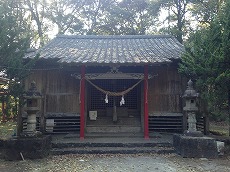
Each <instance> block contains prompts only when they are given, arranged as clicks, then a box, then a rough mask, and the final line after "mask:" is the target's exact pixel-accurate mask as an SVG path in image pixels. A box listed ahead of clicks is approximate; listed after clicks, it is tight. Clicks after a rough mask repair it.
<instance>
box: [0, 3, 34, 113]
mask: <svg viewBox="0 0 230 172" xmlns="http://www.w3.org/2000/svg"><path fill="white" fill-rule="evenodd" d="M24 15H25V11H24V10H22V9H21V7H20V4H17V3H15V1H13V0H10V1H9V0H1V1H0V23H1V25H0V64H1V66H0V71H3V72H4V73H5V75H6V76H7V78H8V79H9V83H8V85H7V88H8V91H7V92H8V95H7V96H6V102H7V106H6V108H7V109H6V110H7V111H6V115H7V114H12V113H11V112H10V111H11V110H12V107H11V106H15V107H16V106H17V103H15V102H16V100H17V98H18V97H19V96H20V95H21V94H22V92H23V85H22V80H23V79H24V78H25V77H26V76H27V75H28V72H29V71H28V69H30V68H31V67H32V65H33V63H34V61H30V62H28V63H26V62H25V60H24V59H23V57H24V55H25V52H26V50H27V49H28V48H29V47H30V43H31V30H30V26H29V25H28V23H27V21H26V20H25V19H24ZM11 101H13V102H11ZM13 104H14V105H13ZM14 110H15V113H16V111H17V108H15V109H14Z"/></svg>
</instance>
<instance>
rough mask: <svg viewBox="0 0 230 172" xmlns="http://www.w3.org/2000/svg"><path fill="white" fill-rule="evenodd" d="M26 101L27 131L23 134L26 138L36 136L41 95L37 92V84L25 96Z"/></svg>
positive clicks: (32, 84)
mask: <svg viewBox="0 0 230 172" xmlns="http://www.w3.org/2000/svg"><path fill="white" fill-rule="evenodd" d="M23 98H24V99H25V100H26V108H25V111H26V112H27V129H26V130H25V131H24V132H23V135H24V136H36V135H37V134H38V132H37V131H36V113H37V112H38V111H40V101H39V100H40V99H41V98H42V96H41V93H40V92H38V91H37V88H36V84H35V82H32V83H31V86H30V89H29V90H28V91H27V92H26V94H24V95H23Z"/></svg>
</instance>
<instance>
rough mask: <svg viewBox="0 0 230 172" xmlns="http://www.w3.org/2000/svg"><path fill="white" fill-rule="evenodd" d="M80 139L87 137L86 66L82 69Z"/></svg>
mask: <svg viewBox="0 0 230 172" xmlns="http://www.w3.org/2000/svg"><path fill="white" fill-rule="evenodd" d="M80 88H81V89H80V101H81V102H80V103H81V105H80V108H81V109H80V139H81V140H83V139H84V137H85V66H84V65H83V66H82V67H81V82H80Z"/></svg>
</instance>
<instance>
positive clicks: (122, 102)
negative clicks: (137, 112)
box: [120, 95, 125, 106]
mask: <svg viewBox="0 0 230 172" xmlns="http://www.w3.org/2000/svg"><path fill="white" fill-rule="evenodd" d="M124 104H125V99H124V95H122V97H121V101H120V106H122V105H124Z"/></svg>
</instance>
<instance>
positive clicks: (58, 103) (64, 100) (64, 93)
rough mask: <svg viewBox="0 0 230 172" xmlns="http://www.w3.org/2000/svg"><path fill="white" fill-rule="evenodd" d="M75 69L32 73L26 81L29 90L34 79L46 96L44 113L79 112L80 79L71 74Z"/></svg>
mask: <svg viewBox="0 0 230 172" xmlns="http://www.w3.org/2000/svg"><path fill="white" fill-rule="evenodd" d="M73 73H74V71H65V70H50V71H49V70H47V71H46V70H44V71H36V72H34V73H32V74H31V75H30V76H29V77H28V78H27V80H26V81H25V88H26V90H28V88H29V86H30V83H31V82H32V81H35V82H36V85H37V88H38V90H39V91H40V92H41V93H42V95H43V97H44V106H43V111H44V113H79V112H80V105H79V89H80V88H79V85H80V80H78V79H75V78H74V77H72V76H71V74H73Z"/></svg>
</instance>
